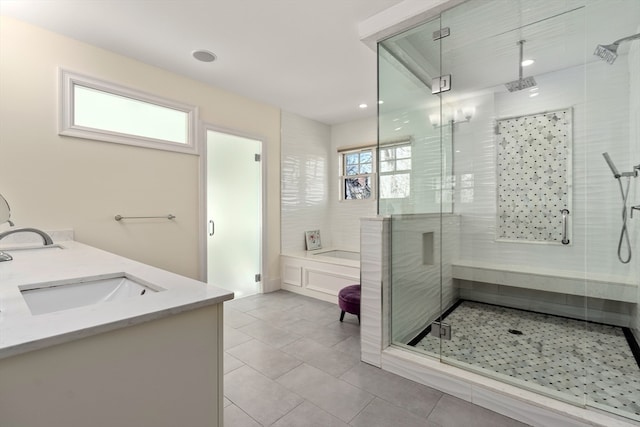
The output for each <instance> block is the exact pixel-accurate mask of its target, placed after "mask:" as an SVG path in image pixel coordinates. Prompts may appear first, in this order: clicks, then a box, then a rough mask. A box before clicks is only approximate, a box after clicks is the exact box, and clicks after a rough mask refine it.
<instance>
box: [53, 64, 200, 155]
mask: <svg viewBox="0 0 640 427" xmlns="http://www.w3.org/2000/svg"><path fill="white" fill-rule="evenodd" d="M75 86H82V87H86V88H89V89H93V90H96V91H100V92H104V93H108V94H112V95H116V96H121V97H125V98H130V99H133V100H136V101H139V102H144V103H148V104H152V105H155V106H160V107H164V108H169V109H172V110H177V111H182V112H184V113H186V115H187V129H186V130H187V135H186V136H187V138H186V143H180V142H172V141H168V140H162V139H157V138H150V137H144V136H139V135H133V134H127V133H120V132H114V131H110V130H106V129H98V128H91V127H86V126H79V125H76V124H75V123H74V110H75V99H74V88H75ZM59 104H60V109H59V114H58V116H59V121H58V134H59V135H63V136H70V137H75V138H84V139H90V140H95V141H103V142H113V143H116V144H125V145H133V146H137V147H144V148H153V149H157V150H165V151H173V152H178V153H186V154H193V155H199V154H200V150H199V147H198V143H197V141H198V107H196V106H193V105H188V104H183V103H179V102H176V101H172V100H168V99H165V98H161V97H158V96H154V95H151V94H148V93H144V92H142V91H139V90H135V89H131V88H127V87H124V86H121V85H118V84H115V83H110V82H107V81H104V80H99V79H96V78H93V77H89V76H86V75H82V74H78V73H75V72H72V71H68V70H65V69H63V68H59Z"/></svg>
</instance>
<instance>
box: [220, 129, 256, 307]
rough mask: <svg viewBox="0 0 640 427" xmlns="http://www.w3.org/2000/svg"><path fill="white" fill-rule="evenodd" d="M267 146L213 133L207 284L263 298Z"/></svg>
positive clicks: (254, 141)
mask: <svg viewBox="0 0 640 427" xmlns="http://www.w3.org/2000/svg"><path fill="white" fill-rule="evenodd" d="M261 154H262V142H261V141H258V140H255V139H249V138H244V137H241V136H237V135H231V134H227V133H222V132H217V131H213V130H207V283H209V284H212V285H216V286H220V287H223V288H225V289H228V290H230V291H233V292H234V293H235V297H236V298H238V297H241V296H246V295H251V294H255V293H258V292H260V276H261V253H262V250H261V249H262V167H261V165H262V163H261V161H260V160H261V159H260V156H261Z"/></svg>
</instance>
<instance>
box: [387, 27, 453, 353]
mask: <svg viewBox="0 0 640 427" xmlns="http://www.w3.org/2000/svg"><path fill="white" fill-rule="evenodd" d="M439 30H440V21H439V19H437V20H433V21H430V22H428V23H426V24H424V25H422V26H420V27H418V28H416V29H415V30H410V31H408V32H406V33H403V34H401V35H399V36H398V37H392V38H390V39H388V40H386V41H384V42H382V43H380V44H379V45H378V72H379V76H380V79H379V87H378V91H379V99H380V104H379V147H378V195H379V197H378V212H379V214H380V215H390V216H391V246H392V248H393V250H392V255H391V276H392V279H391V281H392V286H391V298H390V300H391V301H390V309H391V328H390V329H391V337H390V338H391V341H392V343H393V344H394V345H397V346H402V347H407V348H411V349H413V348H414V347H413V346H414V345H415V343H416V342H417V341H419V340H420V339H421V337H424V336H425V335H427V334H428V333H429V332H430V330H431V324H432V322H434V321H436V320H437V319H438V318H439V317H440V314H441V312H442V296H443V292H442V276H443V265H442V263H441V254H442V251H443V250H445V248H444V247H443V245H442V233H441V217H442V215H443V214H446V215H449V216H451V211H452V204H451V197H450V195H451V192H450V191H449V192H444V191H443V185H448V184H449V183H450V182H451V180H450V176H451V171H452V164H451V159H452V155H451V144H450V143H448V142H446V140H445V139H443V132H444V133H446V132H447V129H446V127H443V126H440V123H439V122H440V97H439V95H437V94H433V93H432V91H431V89H430V87H431V84H432V83H431V79H432V76H435V75H439V72H440V61H439V60H440V43H439V42H435V43H434V42H433V39H432V35H433V32H434V31H439ZM426 41H428V44H427V42H426ZM416 45H420V46H428V48H427V49H428V51H427V52H424V56H420V57H418V56H415V55H411V54H410V53H409V52H411V51H412V50H413V47H414V46H416ZM429 115H431V121H430V120H429V119H428V116H429ZM430 344H431V345H430V347H429V348H428V349H427V350H425V351H426V353H427V354H429V355H431V356H435V357H439V352H440V345H439V340H438V339H435V340H430Z"/></svg>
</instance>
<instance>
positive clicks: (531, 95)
mask: <svg viewBox="0 0 640 427" xmlns="http://www.w3.org/2000/svg"><path fill="white" fill-rule="evenodd" d="M538 95H540V92H533V93H531V94H529V98H533V97H534V96H538Z"/></svg>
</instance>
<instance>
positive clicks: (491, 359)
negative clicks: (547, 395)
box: [416, 301, 640, 418]
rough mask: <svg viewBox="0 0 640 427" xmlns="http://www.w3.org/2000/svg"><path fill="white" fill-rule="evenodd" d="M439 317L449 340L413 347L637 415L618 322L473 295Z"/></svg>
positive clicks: (638, 378) (638, 381)
mask: <svg viewBox="0 0 640 427" xmlns="http://www.w3.org/2000/svg"><path fill="white" fill-rule="evenodd" d="M445 322H446V323H448V324H450V325H451V326H452V328H451V329H452V339H451V341H448V340H442V343H440V342H439V340H438V338H436V337H434V336H432V335H427V336H426V337H424V338H423V339H422V340H421V341H420V342H418V343H417V344H416V348H418V349H421V350H423V351H427V352H429V353H436V354H438V353H440V345H442V355H443V356H446V357H450V358H453V359H455V360H459V361H461V362H465V363H468V364H471V365H473V366H478V367H480V368H484V369H488V370H490V371H493V372H497V373H500V374H503V375H507V376H510V377H513V378H516V379H519V380H523V381H526V382H533V383H535V384H538V385H541V386H543V387H546V388H549V389H552V390H555V391H559V392H562V393H566V394H569V395H572V396H576V397H579V398H582V397H583V396H584V394H585V392H586V394H587V398H588V400H589V401H591V402H594V403H596V404H600V405H604V406H607V407H613V408H616V409H618V410H620V411H623V412H626V413H630V414H631V416H632V417H634V416H635V417H636V418H637V417H638V416H640V368H639V367H638V363H637V362H636V360H635V358H634V357H633V354H632V353H631V349H630V348H629V345H628V343H627V340H626V338H625V336H624V333H623V331H622V329H621V328H619V327H615V326H608V325H602V324H598V323H588V322H581V321H579V320H574V319H568V318H564V317H558V316H552V315H547V314H540V313H533V312H529V311H524V310H517V309H512V308H506V307H500V306H495V305H490V304H483V303H478V302H473V301H463V302H462V303H461V304H460V305H459V306H458V307H457V308H456V309H455V310H454V311H453V312H452V313H451V314H449V315H448V316H447V317H446V319H445ZM510 330H511V332H509V331H510ZM585 387H586V388H585Z"/></svg>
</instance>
